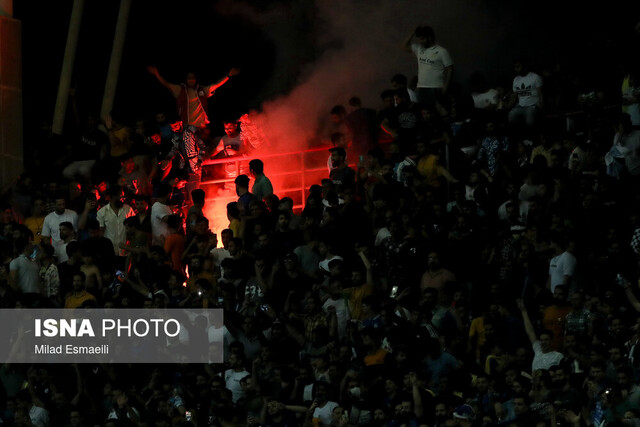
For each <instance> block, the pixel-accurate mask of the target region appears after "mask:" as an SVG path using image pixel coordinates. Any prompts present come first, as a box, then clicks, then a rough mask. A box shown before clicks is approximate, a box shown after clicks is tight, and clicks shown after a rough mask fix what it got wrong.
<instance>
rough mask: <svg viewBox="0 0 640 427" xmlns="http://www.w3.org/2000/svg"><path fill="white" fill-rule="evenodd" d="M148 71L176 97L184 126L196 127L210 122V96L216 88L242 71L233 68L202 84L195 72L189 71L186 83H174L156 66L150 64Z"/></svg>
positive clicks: (201, 126) (204, 125)
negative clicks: (208, 105) (217, 78)
mask: <svg viewBox="0 0 640 427" xmlns="http://www.w3.org/2000/svg"><path fill="white" fill-rule="evenodd" d="M148 71H149V73H151V74H152V75H153V76H155V78H156V79H158V82H160V84H161V85H162V86H164V87H166V88H167V89H169V91H171V94H172V95H173V97H174V98H176V104H177V108H178V114H179V115H180V120H182V123H184V126H185V127H186V126H187V125H192V126H195V127H196V128H203V127H206V125H207V124H208V123H209V117H208V116H207V100H208V98H210V97H211V96H213V94H214V93H215V92H216V89H218V88H219V87H220V86H222V85H224V84H225V83H227V82H228V81H229V79H230V78H231V77H233V76H236V75H238V74H239V73H240V70H239V69H237V68H232V69H231V70H229V72H228V73H227V75H226V76H224V77H223V78H221V79H220V80H218V81H217V82H215V83H213V84H210V85H206V86H200V84H198V80H197V79H196V75H195V73H193V72H189V73H187V78H186V81H185V82H184V83H181V84H174V83H169V82H168V81H167V80H165V79H164V77H162V76H161V75H160V72H159V71H158V69H157V68H156V67H153V66H150V67H149V68H148Z"/></svg>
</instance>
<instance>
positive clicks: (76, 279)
mask: <svg viewBox="0 0 640 427" xmlns="http://www.w3.org/2000/svg"><path fill="white" fill-rule="evenodd" d="M85 280H86V276H85V275H84V273H83V272H81V271H78V272H76V273H75V274H74V275H73V283H72V285H73V291H71V292H69V294H68V295H67V298H65V300H64V308H78V307H81V306H82V305H83V304H84V303H85V302H87V301H93V302H96V297H95V296H93V295H91V294H90V293H89V292H87V291H86V290H85V289H84V285H85Z"/></svg>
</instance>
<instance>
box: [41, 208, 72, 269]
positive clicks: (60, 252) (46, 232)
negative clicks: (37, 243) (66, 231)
mask: <svg viewBox="0 0 640 427" xmlns="http://www.w3.org/2000/svg"><path fill="white" fill-rule="evenodd" d="M55 203H56V204H55V210H54V211H53V212H51V213H50V214H49V215H47V216H46V217H44V222H43V224H42V236H41V241H42V242H45V243H51V245H52V246H53V248H54V249H55V251H56V257H57V258H58V260H60V259H62V260H63V261H64V260H66V253H65V252H64V245H65V242H64V240H62V237H61V236H60V224H62V223H63V222H70V223H71V224H72V225H73V228H74V230H77V228H78V214H77V213H76V212H75V211H72V210H71V209H67V208H66V200H65V198H64V197H62V196H59V197H56V201H55Z"/></svg>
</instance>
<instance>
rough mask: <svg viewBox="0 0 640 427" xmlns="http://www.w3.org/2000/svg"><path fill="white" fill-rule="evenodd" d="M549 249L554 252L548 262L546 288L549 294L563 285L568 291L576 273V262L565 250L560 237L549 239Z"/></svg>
mask: <svg viewBox="0 0 640 427" xmlns="http://www.w3.org/2000/svg"><path fill="white" fill-rule="evenodd" d="M551 247H552V248H553V249H554V250H555V253H554V255H553V258H551V261H549V278H548V280H547V287H548V288H549V289H550V290H551V293H553V291H554V290H555V289H556V286H558V285H563V286H564V287H565V289H569V287H570V285H571V281H572V280H573V276H574V274H575V271H576V264H577V260H576V257H575V256H573V254H571V253H570V252H569V251H567V250H565V243H564V241H563V239H562V237H561V236H558V235H556V236H554V237H552V238H551Z"/></svg>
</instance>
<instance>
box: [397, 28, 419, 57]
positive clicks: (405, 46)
mask: <svg viewBox="0 0 640 427" xmlns="http://www.w3.org/2000/svg"><path fill="white" fill-rule="evenodd" d="M416 30H417V28H416ZM416 30H413V31H412V32H411V34H409V36H408V37H407V38H406V39H404V41H403V42H402V47H401V48H402V50H404V51H405V52H413V50H412V49H411V40H412V39H413V36H415V35H416Z"/></svg>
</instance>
